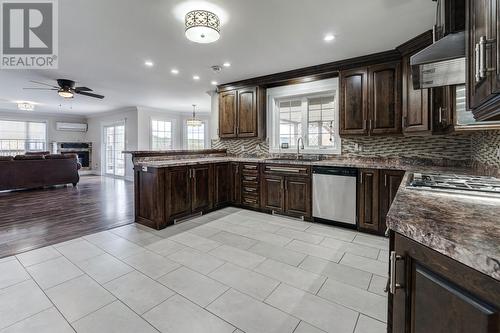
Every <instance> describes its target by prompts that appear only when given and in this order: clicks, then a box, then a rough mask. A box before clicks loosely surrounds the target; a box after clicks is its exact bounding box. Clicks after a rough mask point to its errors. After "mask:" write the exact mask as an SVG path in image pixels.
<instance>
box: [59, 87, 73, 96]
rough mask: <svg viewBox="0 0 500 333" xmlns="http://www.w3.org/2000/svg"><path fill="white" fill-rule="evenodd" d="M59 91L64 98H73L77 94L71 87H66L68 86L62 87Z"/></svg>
mask: <svg viewBox="0 0 500 333" xmlns="http://www.w3.org/2000/svg"><path fill="white" fill-rule="evenodd" d="M57 93H58V94H59V96H61V97H63V98H73V96H75V94H73V92H72V91H71V90H69V89H66V88H61V89H59V90H58V91H57Z"/></svg>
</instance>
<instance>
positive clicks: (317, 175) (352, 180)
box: [312, 166, 358, 228]
mask: <svg viewBox="0 0 500 333" xmlns="http://www.w3.org/2000/svg"><path fill="white" fill-rule="evenodd" d="M357 176H358V169H354V168H344V167H327V166H315V167H313V185H312V192H313V198H312V203H313V218H314V221H315V222H320V223H329V224H339V225H344V226H346V227H350V228H355V227H356V180H357Z"/></svg>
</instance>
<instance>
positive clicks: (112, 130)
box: [104, 123, 125, 177]
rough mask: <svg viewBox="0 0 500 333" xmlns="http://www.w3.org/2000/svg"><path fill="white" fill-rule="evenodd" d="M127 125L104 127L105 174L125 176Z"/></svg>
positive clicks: (117, 124) (119, 124) (118, 124)
mask: <svg viewBox="0 0 500 333" xmlns="http://www.w3.org/2000/svg"><path fill="white" fill-rule="evenodd" d="M124 150H125V124H124V123H116V124H113V125H107V126H104V174H105V175H106V176H112V177H124V176H125V156H124V154H123V153H122V152H123V151H124Z"/></svg>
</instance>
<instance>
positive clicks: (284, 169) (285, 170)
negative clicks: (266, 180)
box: [264, 164, 311, 176]
mask: <svg viewBox="0 0 500 333" xmlns="http://www.w3.org/2000/svg"><path fill="white" fill-rule="evenodd" d="M264 173H265V174H273V175H299V176H309V175H310V174H311V167H310V166H307V165H278V164H268V165H266V166H265V167H264Z"/></svg>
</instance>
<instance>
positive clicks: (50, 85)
mask: <svg viewBox="0 0 500 333" xmlns="http://www.w3.org/2000/svg"><path fill="white" fill-rule="evenodd" d="M30 82H32V83H36V84H42V85H44V86H49V87H52V88H57V89H59V87H57V86H54V85H52V84H48V83H43V82H38V81H30Z"/></svg>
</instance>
